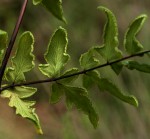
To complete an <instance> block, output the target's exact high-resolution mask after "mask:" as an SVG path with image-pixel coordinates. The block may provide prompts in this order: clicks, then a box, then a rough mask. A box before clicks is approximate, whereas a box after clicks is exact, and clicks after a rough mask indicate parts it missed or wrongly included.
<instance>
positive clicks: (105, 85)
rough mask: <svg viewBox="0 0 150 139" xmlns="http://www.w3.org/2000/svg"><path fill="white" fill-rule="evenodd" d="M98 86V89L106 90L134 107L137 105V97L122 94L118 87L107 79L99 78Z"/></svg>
mask: <svg viewBox="0 0 150 139" xmlns="http://www.w3.org/2000/svg"><path fill="white" fill-rule="evenodd" d="M98 86H99V88H100V90H103V91H108V92H109V93H110V94H112V95H113V96H115V97H117V98H119V99H120V100H122V101H124V102H126V103H129V104H131V105H133V106H135V107H138V101H137V99H136V98H135V97H134V96H132V95H124V94H123V93H122V92H121V91H120V90H119V88H117V86H116V85H115V84H113V83H111V82H110V81H109V80H108V79H105V78H101V79H100V80H99V83H98Z"/></svg>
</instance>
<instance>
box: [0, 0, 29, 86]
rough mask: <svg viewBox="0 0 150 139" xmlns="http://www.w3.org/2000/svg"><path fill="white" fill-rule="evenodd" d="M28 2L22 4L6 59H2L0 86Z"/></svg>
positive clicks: (26, 0) (25, 0)
mask: <svg viewBox="0 0 150 139" xmlns="http://www.w3.org/2000/svg"><path fill="white" fill-rule="evenodd" d="M27 3H28V0H24V3H23V5H22V8H21V11H20V15H19V17H18V20H17V23H16V25H15V28H14V30H13V33H12V35H11V39H10V42H9V45H8V47H7V50H6V53H5V56H4V59H3V61H2V66H1V69H0V86H1V83H2V78H3V75H4V71H5V68H6V65H7V63H8V59H9V57H10V54H11V51H12V48H13V46H14V43H15V40H16V37H17V34H18V31H19V28H20V25H21V22H22V19H23V15H24V13H25V10H26V6H27Z"/></svg>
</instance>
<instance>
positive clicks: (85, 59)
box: [80, 49, 99, 69]
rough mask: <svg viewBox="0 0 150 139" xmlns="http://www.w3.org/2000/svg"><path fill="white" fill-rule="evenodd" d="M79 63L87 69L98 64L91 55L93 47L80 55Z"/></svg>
mask: <svg viewBox="0 0 150 139" xmlns="http://www.w3.org/2000/svg"><path fill="white" fill-rule="evenodd" d="M80 65H81V67H82V68H83V69H89V68H92V67H95V66H97V65H99V61H98V60H97V59H96V58H95V57H94V55H93V49H90V50H89V51H88V52H86V53H84V54H82V55H81V57H80Z"/></svg>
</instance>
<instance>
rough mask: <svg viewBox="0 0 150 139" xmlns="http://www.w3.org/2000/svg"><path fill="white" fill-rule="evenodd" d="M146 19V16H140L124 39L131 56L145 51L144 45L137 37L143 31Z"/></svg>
mask: <svg viewBox="0 0 150 139" xmlns="http://www.w3.org/2000/svg"><path fill="white" fill-rule="evenodd" d="M146 17H147V16H146V15H140V16H138V17H137V18H136V19H135V20H134V21H133V22H132V23H131V24H130V26H129V27H128V30H127V32H126V34H125V38H124V46H125V49H126V51H127V52H128V53H129V54H135V53H137V52H139V51H141V50H142V49H143V46H142V44H141V43H140V42H139V41H138V40H137V39H136V36H137V34H138V33H139V31H140V30H141V28H142V26H143V24H144V22H145V19H146Z"/></svg>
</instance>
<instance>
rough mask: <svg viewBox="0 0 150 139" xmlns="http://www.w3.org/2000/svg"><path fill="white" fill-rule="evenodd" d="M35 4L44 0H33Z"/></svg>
mask: <svg viewBox="0 0 150 139" xmlns="http://www.w3.org/2000/svg"><path fill="white" fill-rule="evenodd" d="M32 1H33V4H34V5H38V4H40V3H41V2H42V0H32Z"/></svg>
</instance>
